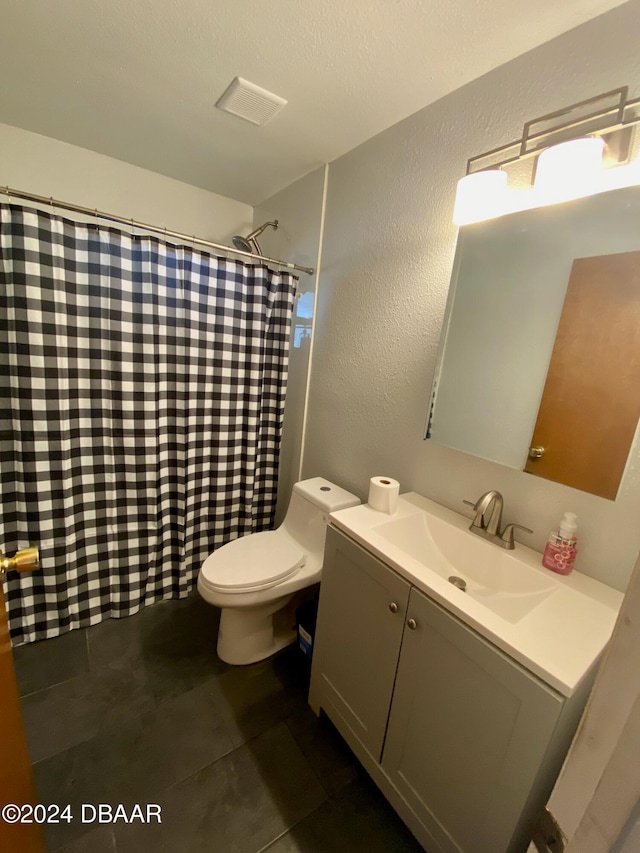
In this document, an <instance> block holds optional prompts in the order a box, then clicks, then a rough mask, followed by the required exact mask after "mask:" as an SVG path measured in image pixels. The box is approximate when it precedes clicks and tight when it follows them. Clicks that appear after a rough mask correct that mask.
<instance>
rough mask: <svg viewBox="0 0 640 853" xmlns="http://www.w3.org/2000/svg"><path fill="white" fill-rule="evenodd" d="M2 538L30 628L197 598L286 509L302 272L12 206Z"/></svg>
mask: <svg viewBox="0 0 640 853" xmlns="http://www.w3.org/2000/svg"><path fill="white" fill-rule="evenodd" d="M0 216H1V222H0V373H1V376H0V387H1V389H2V399H1V410H0V441H1V444H0V473H1V478H0V479H1V493H0V500H1V504H0V512H1V517H0V547H2V548H3V550H4V551H5V553H9V554H10V553H12V552H13V551H15V550H17V549H18V548H22V547H25V546H27V545H28V544H33V545H38V546H39V547H40V555H41V570H40V571H38V572H33V573H27V574H24V575H20V576H16V575H15V573H11V576H10V577H8V578H6V581H5V583H6V587H5V591H6V597H7V608H8V613H9V622H10V627H11V632H12V636H13V638H14V642H15V641H17V642H18V643H20V642H28V641H31V640H36V639H41V638H44V637H53V636H56V635H57V634H60V633H62V632H64V631H67V630H69V629H71V628H77V627H82V626H86V625H90V624H94V623H96V622H99V621H101V620H102V619H104V618H107V617H110V616H115V617H117V616H125V615H128V614H131V613H135V612H136V611H137V610H139V609H140V608H141V607H142V606H144V605H145V604H149V603H150V602H153V601H156V600H158V599H162V598H172V597H181V596H184V595H186V594H187V592H188V591H189V590H190V588H191V587H192V585H193V582H194V580H195V578H196V577H197V572H198V569H199V566H200V564H201V562H202V560H203V559H204V558H205V557H206V556H207V554H209V553H210V552H211V551H212V550H214V549H215V548H216V547H217V546H219V545H222V544H223V543H225V542H227V541H229V540H231V539H234V538H236V537H238V536H242V535H244V534H247V533H251V532H254V531H257V530H262V529H265V528H268V527H269V526H270V525H271V524H272V522H273V513H274V509H275V498H276V488H277V470H278V453H279V444H280V434H281V427H282V419H283V409H284V393H285V387H286V379H287V364H288V347H289V323H290V318H291V313H292V308H293V302H294V294H295V284H296V278H295V277H294V276H292V275H291V274H289V273H278V272H273V271H271V270H269V269H267V268H266V267H264V266H262V265H249V264H244V263H241V262H239V261H234V260H227V259H224V258H216V257H213V256H211V255H209V254H206V253H204V252H198V251H195V250H194V249H192V248H189V247H186V246H175V245H171V244H170V243H167V242H164V241H160V240H157V239H155V238H151V237H147V236H133V235H131V234H127V233H123V232H121V231H119V230H116V229H113V228H104V227H98V226H96V225H93V224H83V223H78V222H72V221H70V220H68V219H64V218H61V217H59V216H55V215H52V214H49V213H47V212H41V211H39V210H31V209H28V208H24V207H22V206H18V205H0Z"/></svg>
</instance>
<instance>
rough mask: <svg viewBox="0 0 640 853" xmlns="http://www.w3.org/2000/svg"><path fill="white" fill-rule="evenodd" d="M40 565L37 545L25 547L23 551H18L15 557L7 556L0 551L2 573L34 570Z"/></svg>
mask: <svg viewBox="0 0 640 853" xmlns="http://www.w3.org/2000/svg"><path fill="white" fill-rule="evenodd" d="M39 567H40V554H39V553H38V549H37V547H32V548H23V549H22V551H16V553H15V554H14V555H13V557H5V555H4V554H3V553H2V551H0V575H3V574H4V573H5V572H9V571H12V570H14V571H16V572H32V571H33V570H34V569H37V568H39Z"/></svg>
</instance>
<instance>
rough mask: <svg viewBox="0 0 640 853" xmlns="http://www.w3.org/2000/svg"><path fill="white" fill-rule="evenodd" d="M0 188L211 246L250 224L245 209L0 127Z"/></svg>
mask: <svg viewBox="0 0 640 853" xmlns="http://www.w3.org/2000/svg"><path fill="white" fill-rule="evenodd" d="M0 186H10V187H12V188H13V189H17V190H25V191H26V192H30V193H34V194H36V195H43V196H47V197H53V198H57V199H59V200H60V201H67V202H71V203H72V204H79V205H81V206H83V207H91V208H98V209H99V210H103V211H105V212H107V213H115V214H117V215H118V216H124V217H126V218H127V219H129V218H132V219H137V220H138V221H140V222H147V223H149V224H150V225H159V226H162V227H163V228H164V227H166V228H169V229H171V230H173V231H180V232H182V233H185V234H193V235H195V236H196V237H203V238H204V239H206V240H213V241H214V242H216V243H224V244H227V243H228V242H229V240H230V238H231V236H232V235H233V234H237V233H242V232H243V231H249V230H250V229H251V226H252V224H253V208H251V207H250V206H249V205H248V204H243V203H242V202H239V201H234V200H233V199H230V198H225V196H221V195H217V194H216V193H211V192H208V191H207V190H202V189H199V188H198V187H193V186H191V185H190V184H183V183H181V182H180V181H176V180H174V179H173V178H167V177H165V176H164V175H159V174H157V173H156V172H149V171H148V170H147V169H141V168H139V167H138V166H132V165H131V164H129V163H123V162H122V161H121V160H114V159H113V158H112V157H106V156H105V155H104V154H96V152H95V151H88V150H87V149H86V148H78V147H77V146H76V145H69V144H67V143H66V142H60V141H59V140H57V139H51V138H49V137H48V136H40V135H39V134H37V133H30V132H29V131H27V130H21V129H19V128H17V127H11V126H10V125H8V124H0ZM6 200H7V197H6V196H4V195H0V201H6Z"/></svg>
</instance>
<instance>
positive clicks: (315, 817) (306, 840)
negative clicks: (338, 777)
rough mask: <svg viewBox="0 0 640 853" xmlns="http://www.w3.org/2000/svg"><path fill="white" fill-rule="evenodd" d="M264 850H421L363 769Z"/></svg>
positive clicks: (382, 852)
mask: <svg viewBox="0 0 640 853" xmlns="http://www.w3.org/2000/svg"><path fill="white" fill-rule="evenodd" d="M263 849H264V850H265V853H267V851H268V853H424V851H423V848H422V847H421V846H420V844H418V842H417V841H416V839H415V838H414V837H413V835H412V834H411V833H410V832H409V830H408V829H407V827H406V826H405V825H404V823H403V822H402V821H401V820H400V818H399V817H398V815H397V814H396V813H395V812H394V810H393V809H392V808H391V806H390V805H389V803H388V802H387V801H386V800H385V798H384V797H383V796H382V794H381V793H380V792H379V791H378V789H377V788H376V787H375V785H374V784H373V782H372V781H371V780H370V779H369V778H368V777H366V775H365V774H364V771H363V772H362V774H361V776H360V777H359V778H358V779H356V780H355V781H353V782H351V783H350V784H349V785H347V787H346V788H344V789H343V791H342V792H341V794H340V795H339V796H338V797H334V798H333V799H331V800H328V801H327V802H326V803H324V804H323V805H322V806H320V808H319V809H317V810H316V811H314V812H313V813H312V814H310V815H309V816H308V817H306V818H305V819H304V820H302V821H301V822H300V823H298V824H297V825H296V826H294V827H293V828H292V829H290V830H289V831H288V832H287V833H286V834H285V835H283V836H282V837H281V838H279V839H278V840H277V841H275V842H274V843H273V844H271V845H269V846H267V847H266V848H263Z"/></svg>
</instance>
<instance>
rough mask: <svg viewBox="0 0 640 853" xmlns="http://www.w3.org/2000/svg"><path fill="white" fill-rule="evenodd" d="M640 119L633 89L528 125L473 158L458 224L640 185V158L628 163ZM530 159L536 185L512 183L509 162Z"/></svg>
mask: <svg viewBox="0 0 640 853" xmlns="http://www.w3.org/2000/svg"><path fill="white" fill-rule="evenodd" d="M638 123H640V98H636V99H634V100H629V99H628V87H627V86H623V87H620V88H619V89H613V90H612V91H610V92H605V93H604V94H602V95H596V96H595V97H593V98H588V99H586V100H584V101H579V102H578V103H576V104H571V105H570V106H568V107H565V108H563V109H561V110H556V111H555V112H553V113H548V114H547V115H544V116H541V117H540V118H536V119H533V120H532V121H528V122H526V123H525V125H524V127H523V131H522V137H521V138H520V139H518V140H515V141H514V142H510V143H508V144H507V145H502V146H500V147H499V148H494V149H492V150H491V151H486V152H485V153H484V154H479V155H476V156H475V157H471V158H470V159H469V160H468V161H467V172H466V175H465V177H464V178H461V180H460V181H458V189H457V192H456V202H455V207H454V215H453V221H454V222H455V224H456V225H466V224H469V223H471V222H479V221H481V220H484V219H492V218H494V217H496V216H501V215H503V214H505V213H513V212H515V211H516V210H525V209H528V208H532V207H541V206H543V205H547V204H556V203H558V202H561V201H568V200H569V199H575V198H580V197H583V196H587V195H594V194H595V193H599V192H605V191H606V190H609V189H614V188H619V187H624V186H633V185H635V184H640V158H639V159H637V160H636V161H635V162H633V163H628V160H629V156H630V151H631V136H632V133H633V128H634V126H635V125H636V124H638ZM531 158H535V162H534V165H533V169H532V186H530V187H528V188H525V189H522V188H514V187H507V172H506V171H505V167H509V166H513V164H516V163H518V162H519V161H523V160H527V159H531ZM622 164H627V165H622Z"/></svg>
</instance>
